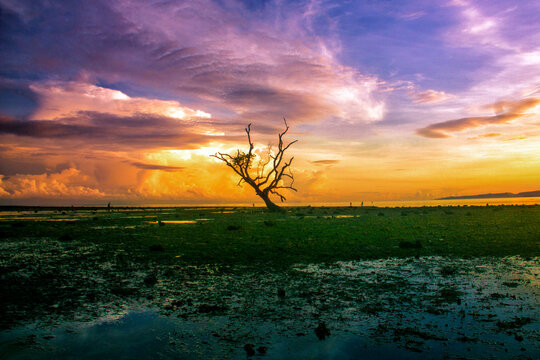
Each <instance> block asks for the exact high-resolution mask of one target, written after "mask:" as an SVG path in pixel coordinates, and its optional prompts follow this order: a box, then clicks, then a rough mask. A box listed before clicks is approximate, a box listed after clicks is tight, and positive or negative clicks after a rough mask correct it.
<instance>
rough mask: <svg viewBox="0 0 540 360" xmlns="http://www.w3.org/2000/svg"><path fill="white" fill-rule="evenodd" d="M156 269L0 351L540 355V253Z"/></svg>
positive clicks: (16, 333)
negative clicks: (130, 291)
mask: <svg viewBox="0 0 540 360" xmlns="http://www.w3.org/2000/svg"><path fill="white" fill-rule="evenodd" d="M118 259H120V258H118ZM118 261H119V260H118ZM115 266H117V264H115V263H114V262H112V263H111V264H109V266H108V267H107V269H109V270H111V269H113V268H114V267H115ZM152 273H153V274H154V279H155V280H152V285H151V286H148V285H147V286H143V287H140V285H137V284H141V283H142V282H143V279H145V280H144V281H146V279H148V275H147V274H148V272H145V271H143V270H141V269H136V268H134V269H133V274H131V275H130V274H129V273H126V274H124V277H125V278H126V279H125V281H128V280H129V282H126V283H129V284H131V285H129V286H130V287H135V286H139V287H140V289H139V291H140V295H139V298H138V301H139V307H136V308H132V309H131V310H129V311H123V312H119V313H118V315H116V316H113V317H111V316H109V317H101V318H98V319H96V320H94V321H90V322H78V323H77V322H64V323H62V324H61V325H59V326H56V327H46V326H37V325H36V324H33V325H27V326H21V327H18V328H15V329H12V330H9V331H4V332H2V333H0V356H1V357H9V358H13V359H23V358H36V359H45V358H59V359H63V358H73V356H77V357H79V356H80V354H84V356H83V357H85V358H118V359H127V358H183V359H192V358H193V359H200V358H205V359H210V358H232V359H245V358H246V355H247V354H248V353H254V354H255V355H254V358H259V357H260V358H265V359H283V358H295V359H296V358H306V359H327V358H340V359H357V358H381V359H395V358H400V359H413V358H418V357H420V358H444V357H445V356H446V357H449V358H516V357H520V358H521V357H523V358H539V357H540V350H539V349H538V347H537V345H538V343H539V341H540V324H539V322H538V319H539V318H540V287H539V284H538V281H537V279H538V278H540V263H539V259H538V258H532V259H523V258H520V257H509V258H504V259H496V258H473V259H459V258H458V259H456V258H444V257H420V258H405V259H395V258H391V259H379V260H362V261H347V262H336V263H331V264H297V265H295V266H292V267H290V268H288V269H285V270H279V271H278V270H272V269H256V268H253V267H248V266H237V267H234V268H229V269H228V270H227V271H224V270H223V269H222V268H221V267H220V266H218V265H210V264H207V265H201V266H183V265H178V264H174V265H165V264H161V265H160V264H156V265H155V266H154V267H153V268H152ZM121 299H124V301H126V300H125V295H124V293H122V296H121V297H119V298H118V300H117V301H120V302H121ZM112 303H115V301H114V299H113V302H112ZM81 311H82V310H81ZM317 329H319V330H317ZM321 329H326V330H327V331H322V334H323V335H324V336H321Z"/></svg>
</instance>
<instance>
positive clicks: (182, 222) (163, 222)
mask: <svg viewBox="0 0 540 360" xmlns="http://www.w3.org/2000/svg"><path fill="white" fill-rule="evenodd" d="M211 220H214V219H195V220H158V221H148V223H150V224H196V223H197V222H199V221H211Z"/></svg>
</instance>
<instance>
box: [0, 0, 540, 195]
mask: <svg viewBox="0 0 540 360" xmlns="http://www.w3.org/2000/svg"><path fill="white" fill-rule="evenodd" d="M539 12H540V4H538V3H537V2H531V1H529V2H526V1H525V2H520V3H515V4H508V3H507V2H504V1H503V2H490V1H478V0H474V1H473V0H471V1H468V0H455V1H450V2H444V3H442V2H429V1H422V2H393V3H391V4H390V3H388V2H384V1H341V2H329V1H325V0H324V1H312V0H300V1H292V0H269V1H243V0H242V1H241V0H225V1H221V0H190V1H188V0H174V1H162V0H93V1H83V2H81V1H73V0H66V1H48V0H16V1H15V0H0V22H1V31H0V53H1V54H2V56H1V57H0V143H1V144H2V145H1V146H0V176H2V180H1V187H0V194H1V196H2V199H3V202H4V203H7V202H10V201H11V203H22V202H23V201H26V200H25V199H37V198H40V199H49V200H50V203H53V202H57V201H64V203H66V202H67V204H70V203H73V202H75V203H76V201H75V200H76V199H78V198H80V199H85V200H84V201H86V202H88V203H91V202H92V201H94V200H95V201H97V202H100V201H104V200H105V199H109V200H111V201H112V200H114V201H115V202H124V203H128V202H130V203H155V202H154V201H159V202H162V203H174V202H178V203H185V202H193V203H196V202H206V203H215V202H227V203H232V202H245V203H251V202H252V201H253V199H254V196H255V195H254V194H253V192H252V191H249V189H241V188H239V187H237V186H236V182H237V180H238V179H236V178H235V176H234V174H230V173H229V172H228V171H229V170H228V169H227V168H226V167H223V166H222V164H219V163H217V162H215V161H214V160H213V159H211V158H210V157H209V155H211V154H214V153H215V152H217V151H221V152H232V151H235V150H236V149H245V148H246V136H245V133H244V128H245V127H246V126H247V124H248V123H252V130H253V133H252V135H253V139H254V140H255V145H256V150H257V151H258V153H261V154H262V153H263V152H264V151H265V150H266V149H267V147H268V145H271V144H273V145H274V146H275V145H276V140H277V139H276V134H277V133H278V132H279V131H281V130H282V125H283V123H282V117H283V116H284V117H286V118H287V121H288V123H289V125H291V130H290V132H289V133H288V134H287V136H288V137H289V136H290V139H298V140H299V142H298V144H295V146H294V147H293V148H292V149H291V156H292V155H294V157H295V160H294V167H295V169H294V171H295V174H296V176H297V179H296V180H297V183H298V187H299V192H298V193H295V194H293V195H292V197H291V199H295V200H298V201H307V200H309V201H310V202H311V201H341V200H346V201H347V203H349V202H350V201H355V200H356V199H355V198H354V197H355V196H356V197H358V198H361V199H362V200H366V201H367V200H368V198H369V197H371V198H372V199H375V198H377V199H390V198H395V199H399V198H411V197H412V198H415V197H418V195H415V194H419V193H421V194H423V195H421V197H423V198H425V197H429V196H432V195H433V196H435V194H437V196H445V195H447V194H446V193H445V192H448V191H450V190H448V189H450V188H451V191H452V192H458V191H459V189H455V186H456V185H455V184H456V181H455V179H456V177H459V176H461V178H460V179H462V180H463V181H464V182H463V184H462V185H460V186H462V187H464V188H465V187H468V189H466V192H469V191H473V190H472V188H473V187H474V186H477V187H489V186H491V188H490V189H482V192H489V191H492V192H501V191H503V192H504V191H513V192H520V191H527V190H530V189H528V184H529V183H530V182H534V181H535V180H537V174H538V171H539V169H540V167H539V166H540V164H539V163H538V160H537V158H538V156H534V154H537V153H538V151H539V149H538V144H540V141H539V139H540V131H539V130H538V126H537V123H538V114H539V113H540V108H539V107H538V99H539V98H540V97H539V95H540V87H539V84H540V55H539V54H540V45H539V44H540V25H539V24H538V19H537V16H536V15H537V14H538V13H539ZM493 99H523V100H519V101H515V100H503V101H498V102H496V103H491V102H493ZM488 103H491V104H490V105H488V106H479V105H478V104H488ZM448 119H454V120H448ZM430 124H431V125H430ZM503 125H504V127H503ZM459 131H466V136H455V137H454V138H453V139H452V140H451V141H419V139H418V137H417V136H416V134H418V135H420V136H424V137H428V138H445V137H451V136H452V135H453V134H455V133H457V132H459ZM499 133H500V134H501V135H496V134H499ZM510 140H512V141H510ZM420 147H421V148H420ZM419 154H421V155H420V156H419ZM335 159H339V160H335ZM441 159H444V161H445V162H446V164H447V166H446V168H448V169H449V170H448V172H446V173H444V172H441V171H440V169H438V167H437V166H436V165H437V164H440V162H441ZM479 159H480V160H479ZM485 159H490V160H489V161H487V160H485ZM494 159H495V160H494ZM535 159H536V160H535ZM482 161H485V162H482ZM510 163H511V164H519V167H517V166H518V165H516V168H514V169H513V170H512V171H510V170H508V169H509V165H508V164H510ZM434 169H437V170H434ZM487 173H489V174H492V173H497V174H498V178H497V180H496V181H495V180H490V179H492V177H491V176H490V177H486V176H485V174H487ZM466 179H476V180H475V181H476V183H475V182H474V181H472V180H471V181H469V182H467V181H465V180H466ZM530 179H532V180H530ZM479 184H481V186H480V185H479ZM535 184H536V183H535ZM497 186H499V187H502V188H501V189H498V188H496V187H497ZM366 189H367V191H366ZM484 190H485V191H484ZM68 199H69V200H68ZM12 200H13V201H12ZM68 201H69V202H68ZM27 203H29V204H31V203H32V201H31V200H28V201H27ZM94 203H95V202H94Z"/></svg>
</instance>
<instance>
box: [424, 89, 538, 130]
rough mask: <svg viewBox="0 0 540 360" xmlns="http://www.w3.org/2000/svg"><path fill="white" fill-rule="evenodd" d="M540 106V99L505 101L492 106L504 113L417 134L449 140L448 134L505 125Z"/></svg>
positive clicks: (449, 123)
mask: <svg viewBox="0 0 540 360" xmlns="http://www.w3.org/2000/svg"><path fill="white" fill-rule="evenodd" d="M538 104H540V98H527V99H523V100H520V101H503V102H497V103H494V104H491V105H490V107H491V108H493V109H494V110H495V111H504V112H503V113H501V114H498V115H493V116H477V117H466V118H461V119H456V120H449V121H443V122H440V123H435V124H431V125H429V126H426V127H425V128H422V129H418V130H417V131H416V133H417V134H418V135H420V136H423V137H428V138H433V139H437V138H447V137H450V135H448V133H453V132H459V131H463V130H466V129H472V128H477V127H481V126H486V125H492V124H504V123H507V122H510V121H512V120H515V119H518V118H521V117H523V116H524V115H526V113H525V112H526V111H527V110H529V109H531V108H534V107H535V106H537V105H538Z"/></svg>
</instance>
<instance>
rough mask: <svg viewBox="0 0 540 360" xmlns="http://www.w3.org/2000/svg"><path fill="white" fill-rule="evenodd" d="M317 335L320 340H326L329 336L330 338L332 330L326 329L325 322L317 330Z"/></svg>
mask: <svg viewBox="0 0 540 360" xmlns="http://www.w3.org/2000/svg"><path fill="white" fill-rule="evenodd" d="M315 335H317V338H318V339H319V340H324V339H326V337H327V336H330V330H329V329H328V328H327V327H326V324H325V323H324V322H320V323H319V326H317V327H316V328H315Z"/></svg>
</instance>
